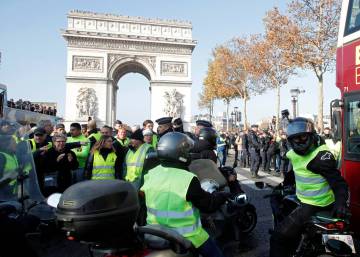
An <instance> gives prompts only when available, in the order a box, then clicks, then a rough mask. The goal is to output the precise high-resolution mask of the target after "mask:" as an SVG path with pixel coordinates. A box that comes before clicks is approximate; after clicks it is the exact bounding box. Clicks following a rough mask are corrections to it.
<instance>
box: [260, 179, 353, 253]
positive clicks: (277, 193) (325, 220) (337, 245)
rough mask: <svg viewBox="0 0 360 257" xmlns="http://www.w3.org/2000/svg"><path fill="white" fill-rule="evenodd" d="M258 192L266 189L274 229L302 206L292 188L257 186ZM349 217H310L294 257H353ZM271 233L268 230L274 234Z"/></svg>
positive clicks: (329, 215)
mask: <svg viewBox="0 0 360 257" xmlns="http://www.w3.org/2000/svg"><path fill="white" fill-rule="evenodd" d="M255 185H256V186H257V187H258V188H261V189H263V188H265V187H269V188H270V189H272V192H271V193H270V194H267V195H265V196H264V198H270V202H271V207H272V211H273V221H274V223H273V225H274V229H275V228H276V226H277V225H278V224H279V223H280V222H281V221H282V220H283V219H284V218H286V216H288V215H289V214H290V213H291V212H292V211H293V210H295V209H296V208H297V207H299V206H300V205H301V203H300V201H299V200H298V198H297V197H296V194H295V187H293V186H283V185H282V184H280V185H278V186H276V187H274V186H271V185H270V184H265V183H263V182H256V183H255ZM349 226H350V222H349V217H347V218H344V219H338V218H334V217H333V216H332V215H331V212H329V211H321V212H318V213H316V214H315V215H314V216H312V217H311V218H310V219H309V220H308V221H307V222H306V223H305V224H304V229H303V231H302V234H301V237H300V240H299V244H298V245H297V248H296V251H295V253H294V255H293V256H294V257H307V256H308V257H312V256H318V257H320V256H321V257H326V256H355V254H356V250H355V246H354V241H353V237H352V235H353V233H352V232H351V231H350V230H349ZM273 231H274V230H270V231H269V232H270V233H273Z"/></svg>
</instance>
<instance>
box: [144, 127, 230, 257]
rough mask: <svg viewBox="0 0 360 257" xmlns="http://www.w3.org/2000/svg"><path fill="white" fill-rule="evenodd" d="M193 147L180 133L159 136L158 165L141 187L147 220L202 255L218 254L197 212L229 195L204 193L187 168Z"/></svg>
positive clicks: (214, 206)
mask: <svg viewBox="0 0 360 257" xmlns="http://www.w3.org/2000/svg"><path fill="white" fill-rule="evenodd" d="M193 146H194V141H193V140H192V139H191V138H190V137H189V136H187V135H185V134H183V133H179V132H169V133H167V134H166V135H164V136H162V137H161V138H160V140H159V142H158V145H157V150H156V152H157V155H158V158H159V160H160V163H161V164H160V165H158V166H156V167H155V168H153V169H151V170H149V172H148V173H147V174H146V175H145V177H144V185H143V186H142V188H141V189H140V190H141V192H142V193H143V194H144V195H145V201H146V207H147V223H148V224H150V225H160V226H163V227H165V228H168V229H171V230H174V231H176V232H178V233H179V234H181V235H182V236H183V237H184V238H186V239H188V240H189V241H191V242H192V244H193V246H194V247H195V249H196V250H197V252H198V253H199V254H200V255H201V256H203V257H210V256H214V257H215V256H217V257H219V256H220V257H221V256H223V254H222V252H221V251H220V249H219V248H218V246H217V245H216V243H215V242H214V241H213V240H212V239H211V238H209V235H208V233H207V232H206V231H205V230H204V229H203V227H202V225H201V220H200V211H203V212H214V211H215V210H217V209H218V208H219V207H220V206H221V205H222V204H223V203H224V202H225V201H226V199H227V197H228V196H229V195H228V194H226V193H223V192H221V193H218V194H210V193H207V192H205V191H204V190H203V189H202V188H201V185H200V181H199V179H198V178H197V177H196V175H194V174H193V173H191V172H189V171H188V165H189V164H190V161H191V157H190V150H191V148H192V147H193Z"/></svg>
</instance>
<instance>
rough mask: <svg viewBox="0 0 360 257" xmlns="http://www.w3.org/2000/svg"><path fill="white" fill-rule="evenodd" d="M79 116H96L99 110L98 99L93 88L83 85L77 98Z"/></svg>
mask: <svg viewBox="0 0 360 257" xmlns="http://www.w3.org/2000/svg"><path fill="white" fill-rule="evenodd" d="M76 108H77V115H78V118H86V119H87V118H88V117H92V118H95V117H96V116H97V112H98V100H97V96H96V91H95V89H93V88H87V87H82V88H80V89H79V91H78V95H77V98H76Z"/></svg>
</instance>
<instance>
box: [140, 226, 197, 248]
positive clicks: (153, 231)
mask: <svg viewBox="0 0 360 257" xmlns="http://www.w3.org/2000/svg"><path fill="white" fill-rule="evenodd" d="M137 231H138V233H140V234H143V235H144V237H145V241H146V243H147V244H148V245H149V247H150V248H153V249H169V248H173V247H174V248H176V250H177V251H180V252H181V251H184V250H189V249H191V248H192V243H191V241H189V240H187V239H185V238H184V237H183V236H182V235H180V234H179V233H177V232H175V231H173V230H171V229H169V228H166V227H163V226H160V225H146V226H141V227H138V228H137Z"/></svg>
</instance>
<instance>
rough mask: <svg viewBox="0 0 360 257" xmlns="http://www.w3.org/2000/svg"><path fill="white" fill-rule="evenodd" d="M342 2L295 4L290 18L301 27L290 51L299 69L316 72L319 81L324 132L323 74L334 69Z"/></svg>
mask: <svg viewBox="0 0 360 257" xmlns="http://www.w3.org/2000/svg"><path fill="white" fill-rule="evenodd" d="M341 2H342V1H340V0H293V1H292V2H291V3H290V4H289V5H288V11H287V13H289V15H288V17H289V20H291V22H292V24H294V25H296V26H297V27H298V31H299V34H298V35H296V44H295V46H296V49H295V51H293V50H294V49H292V50H291V51H290V53H291V55H292V56H293V58H294V60H295V61H296V62H297V63H298V65H299V66H302V67H304V68H306V69H309V70H311V71H313V72H314V73H315V75H316V77H317V80H318V90H319V95H318V97H319V98H318V128H319V129H320V130H321V131H322V130H323V128H324V124H323V112H324V110H323V106H324V103H323V102H324V93H323V91H324V85H323V84H324V74H325V73H326V72H329V71H330V72H331V71H333V70H334V67H335V54H336V41H337V35H338V28H339V24H338V23H339V19H340V10H341Z"/></svg>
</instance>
